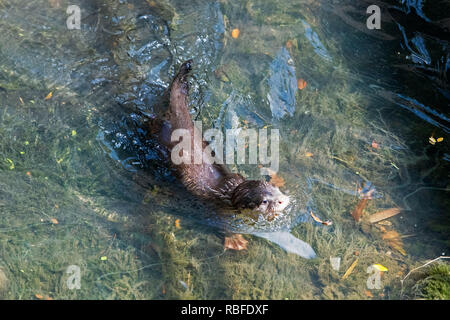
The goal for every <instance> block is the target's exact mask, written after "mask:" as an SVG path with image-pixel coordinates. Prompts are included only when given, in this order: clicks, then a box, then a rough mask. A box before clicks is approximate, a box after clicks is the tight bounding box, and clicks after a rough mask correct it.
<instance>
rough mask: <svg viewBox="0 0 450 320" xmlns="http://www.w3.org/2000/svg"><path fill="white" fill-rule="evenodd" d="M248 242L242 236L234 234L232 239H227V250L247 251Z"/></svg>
mask: <svg viewBox="0 0 450 320" xmlns="http://www.w3.org/2000/svg"><path fill="white" fill-rule="evenodd" d="M247 244H248V241H247V240H245V239H244V237H243V236H242V234H233V235H232V236H231V237H225V249H231V250H245V249H247Z"/></svg>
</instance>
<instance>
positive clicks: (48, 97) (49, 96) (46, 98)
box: [44, 91, 53, 100]
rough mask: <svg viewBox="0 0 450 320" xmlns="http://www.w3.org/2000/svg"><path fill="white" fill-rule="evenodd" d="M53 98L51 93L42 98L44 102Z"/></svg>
mask: <svg viewBox="0 0 450 320" xmlns="http://www.w3.org/2000/svg"><path fill="white" fill-rule="evenodd" d="M52 97H53V92H52V91H50V93H49V94H48V95H47V96H46V97H45V98H44V100H49V99H51V98H52Z"/></svg>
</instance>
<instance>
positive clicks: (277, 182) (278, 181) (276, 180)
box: [270, 173, 285, 187]
mask: <svg viewBox="0 0 450 320" xmlns="http://www.w3.org/2000/svg"><path fill="white" fill-rule="evenodd" d="M270 183H271V184H273V185H274V186H275V187H282V186H284V184H285V182H284V179H283V178H282V177H280V176H279V175H277V174H276V173H275V174H274V175H272V176H271V177H270Z"/></svg>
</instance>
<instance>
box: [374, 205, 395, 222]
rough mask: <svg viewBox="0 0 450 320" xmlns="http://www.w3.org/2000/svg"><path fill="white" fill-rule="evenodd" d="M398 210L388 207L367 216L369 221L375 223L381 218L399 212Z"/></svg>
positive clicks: (386, 217) (383, 218)
mask: <svg viewBox="0 0 450 320" xmlns="http://www.w3.org/2000/svg"><path fill="white" fill-rule="evenodd" d="M400 211H401V209H400V208H390V209H386V210H383V211H378V212H377V213H374V214H372V215H371V216H370V217H369V222H370V223H377V222H379V221H381V220H385V219H388V218H390V217H393V216H395V215H397V214H399V213H400Z"/></svg>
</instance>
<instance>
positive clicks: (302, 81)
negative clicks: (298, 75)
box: [297, 79, 306, 90]
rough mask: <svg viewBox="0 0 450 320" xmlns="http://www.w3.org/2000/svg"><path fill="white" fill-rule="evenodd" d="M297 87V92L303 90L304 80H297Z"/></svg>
mask: <svg viewBox="0 0 450 320" xmlns="http://www.w3.org/2000/svg"><path fill="white" fill-rule="evenodd" d="M297 87H298V89H299V90H303V89H305V87H306V81H305V80H304V79H298V80H297Z"/></svg>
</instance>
